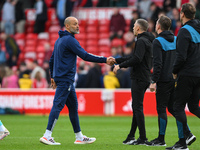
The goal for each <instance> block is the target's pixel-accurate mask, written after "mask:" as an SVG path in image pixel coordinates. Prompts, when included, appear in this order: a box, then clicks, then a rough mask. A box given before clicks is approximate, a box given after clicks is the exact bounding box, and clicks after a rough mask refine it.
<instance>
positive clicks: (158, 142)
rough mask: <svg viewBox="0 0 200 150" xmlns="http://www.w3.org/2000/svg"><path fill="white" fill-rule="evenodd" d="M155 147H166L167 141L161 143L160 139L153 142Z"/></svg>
mask: <svg viewBox="0 0 200 150" xmlns="http://www.w3.org/2000/svg"><path fill="white" fill-rule="evenodd" d="M151 143H152V145H153V146H166V143H165V141H160V140H159V139H158V138H156V139H154V140H152V141H151Z"/></svg>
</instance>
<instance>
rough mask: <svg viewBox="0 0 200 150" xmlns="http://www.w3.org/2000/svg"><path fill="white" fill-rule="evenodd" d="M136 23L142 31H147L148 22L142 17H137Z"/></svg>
mask: <svg viewBox="0 0 200 150" xmlns="http://www.w3.org/2000/svg"><path fill="white" fill-rule="evenodd" d="M136 23H137V24H138V25H139V26H140V29H141V30H143V31H147V30H148V28H149V24H148V22H147V21H146V20H144V19H137V20H136Z"/></svg>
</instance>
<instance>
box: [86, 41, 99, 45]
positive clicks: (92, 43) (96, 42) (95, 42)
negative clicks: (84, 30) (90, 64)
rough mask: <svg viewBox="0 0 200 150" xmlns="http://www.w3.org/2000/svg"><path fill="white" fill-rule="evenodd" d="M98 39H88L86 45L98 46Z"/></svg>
mask: <svg viewBox="0 0 200 150" xmlns="http://www.w3.org/2000/svg"><path fill="white" fill-rule="evenodd" d="M97 45H98V41H97V40H87V41H86V46H97Z"/></svg>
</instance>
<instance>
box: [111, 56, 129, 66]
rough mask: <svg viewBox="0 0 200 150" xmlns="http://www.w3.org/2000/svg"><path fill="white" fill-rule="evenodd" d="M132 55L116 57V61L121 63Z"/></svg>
mask: <svg viewBox="0 0 200 150" xmlns="http://www.w3.org/2000/svg"><path fill="white" fill-rule="evenodd" d="M131 57H132V56H124V57H120V58H115V61H116V62H117V63H118V64H121V63H122V62H124V61H126V60H128V59H130V58H131Z"/></svg>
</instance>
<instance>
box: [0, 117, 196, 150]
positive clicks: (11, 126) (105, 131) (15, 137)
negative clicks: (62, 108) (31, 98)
mask: <svg viewBox="0 0 200 150" xmlns="http://www.w3.org/2000/svg"><path fill="white" fill-rule="evenodd" d="M0 119H1V120H2V122H3V124H4V125H5V126H6V128H8V130H9V131H10V132H11V134H10V136H8V137H6V138H5V139H3V140H1V141H0V149H1V150H79V149H80V150H133V149H134V150H162V149H163V150H164V149H165V147H152V146H151V147H149V146H143V145H138V146H135V145H123V144H122V141H123V140H124V139H125V138H126V136H127V134H128V132H129V130H130V125H131V116H129V117H127V116H126V117H125V116H120V117H99V116H80V124H81V129H82V132H83V134H85V135H87V136H89V137H96V139H97V140H96V141H95V142H94V143H92V144H88V145H75V144H74V141H75V135H74V133H73V130H72V126H71V123H70V121H69V117H68V116H60V117H59V119H58V121H57V124H56V126H55V128H54V132H53V137H54V138H55V140H56V141H57V142H60V143H61V145H60V146H49V145H44V144H41V143H40V142H39V138H40V137H41V136H42V135H43V133H44V131H45V129H46V125H47V121H48V117H47V116H26V115H25V116H23V115H21V116H20V115H19V116H18V115H13V116H12V115H1V116H0ZM145 123H146V133H147V138H148V139H149V140H152V139H153V138H155V137H157V133H158V125H157V117H149V116H148V117H145ZM188 124H189V126H190V129H191V130H192V133H193V134H194V135H196V137H197V140H196V141H195V142H194V143H193V144H192V145H191V146H189V149H190V150H200V144H199V143H200V120H199V119H198V118H197V117H188ZM136 138H138V130H137V132H136ZM165 141H166V144H167V146H172V145H173V144H174V143H175V142H176V141H178V133H177V127H176V123H175V119H174V118H173V117H168V126H167V131H166V137H165Z"/></svg>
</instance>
